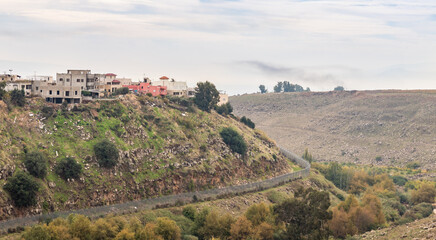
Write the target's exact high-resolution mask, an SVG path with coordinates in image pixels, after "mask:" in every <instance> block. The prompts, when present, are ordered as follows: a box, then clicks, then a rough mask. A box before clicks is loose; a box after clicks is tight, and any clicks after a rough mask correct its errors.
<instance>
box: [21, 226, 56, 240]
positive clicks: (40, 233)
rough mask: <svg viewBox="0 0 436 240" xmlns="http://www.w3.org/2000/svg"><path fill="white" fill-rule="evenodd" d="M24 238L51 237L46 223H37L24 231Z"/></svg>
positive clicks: (39, 239)
mask: <svg viewBox="0 0 436 240" xmlns="http://www.w3.org/2000/svg"><path fill="white" fill-rule="evenodd" d="M23 238H24V239H25V240H44V239H51V238H50V234H49V231H48V230H47V226H44V225H36V226H33V227H32V228H30V229H28V230H27V231H26V232H24V234H23Z"/></svg>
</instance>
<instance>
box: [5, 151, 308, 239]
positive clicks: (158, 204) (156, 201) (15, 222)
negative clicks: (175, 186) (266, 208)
mask: <svg viewBox="0 0 436 240" xmlns="http://www.w3.org/2000/svg"><path fill="white" fill-rule="evenodd" d="M280 151H281V152H282V154H283V155H285V156H286V157H287V158H289V159H290V160H292V161H294V162H295V163H296V164H297V165H299V166H300V167H301V168H302V169H301V170H298V171H295V172H291V173H286V174H283V175H280V176H276V177H272V178H270V179H265V180H262V181H257V182H252V183H247V184H243V185H236V186H228V187H222V188H215V189H208V190H203V191H195V192H186V193H180V194H175V195H167V196H161V197H155V198H147V199H142V200H137V201H130V202H125V203H118V204H113V205H106V206H97V207H91V208H86V209H78V210H70V211H59V212H52V213H46V214H41V215H33V216H26V217H18V218H12V219H8V220H5V221H1V222H0V231H3V233H6V232H14V231H15V230H16V228H20V227H24V226H28V225H32V224H36V223H39V222H48V221H50V220H51V219H55V218H58V217H67V216H68V215H70V214H82V215H85V216H88V217H91V218H96V217H100V216H104V215H107V214H127V213H133V212H137V211H141V210H148V209H154V208H163V207H170V206H176V205H183V204H186V203H190V202H196V201H209V200H213V199H219V198H225V197H231V196H236V195H241V194H246V193H249V192H257V191H262V190H265V189H269V188H273V187H277V186H279V185H283V184H285V183H287V182H290V181H293V180H296V179H301V178H304V177H307V176H308V175H309V173H310V163H309V162H307V161H306V160H304V159H303V158H301V157H300V156H297V155H296V154H294V153H292V152H290V151H288V150H286V149H284V148H280Z"/></svg>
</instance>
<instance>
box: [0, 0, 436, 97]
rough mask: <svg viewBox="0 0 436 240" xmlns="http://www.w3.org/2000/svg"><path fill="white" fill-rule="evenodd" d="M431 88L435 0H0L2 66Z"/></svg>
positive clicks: (246, 86)
mask: <svg viewBox="0 0 436 240" xmlns="http://www.w3.org/2000/svg"><path fill="white" fill-rule="evenodd" d="M8 69H13V73H16V74H21V75H23V76H28V75H33V74H34V72H35V71H36V74H37V75H55V74H56V72H65V71H66V69H91V70H92V71H93V72H96V73H107V72H114V73H116V74H118V75H119V76H121V77H130V78H132V79H134V80H138V79H140V78H142V77H143V76H147V77H150V78H151V79H157V78H159V77H160V76H162V75H166V76H168V77H170V78H174V79H176V80H179V81H187V82H188V83H189V84H190V85H191V86H194V84H195V83H196V82H198V81H206V80H208V81H212V82H214V83H215V85H216V86H217V87H218V88H219V89H222V90H225V91H227V92H228V93H230V94H237V93H245V92H256V91H258V86H259V85H260V84H265V85H266V86H267V87H268V89H270V90H272V86H273V85H274V84H275V83H276V82H277V81H290V82H292V83H298V84H300V85H302V86H303V87H310V88H311V89H312V90H323V91H324V90H332V89H333V88H334V87H335V86H337V85H343V86H344V87H345V88H346V89H429V88H432V89H435V88H436V1H435V0H413V1H412V0H407V1H406V0H395V1H394V0H265V1H264V0H246V1H244V0H240V1H239V0H174V1H167V0H158V1H151V0H78V1H74V0H0V71H1V72H3V71H8Z"/></svg>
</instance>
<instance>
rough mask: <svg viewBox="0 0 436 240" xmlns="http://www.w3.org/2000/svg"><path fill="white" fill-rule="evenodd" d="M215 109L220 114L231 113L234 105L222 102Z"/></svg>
mask: <svg viewBox="0 0 436 240" xmlns="http://www.w3.org/2000/svg"><path fill="white" fill-rule="evenodd" d="M215 110H216V112H217V113H218V114H220V115H229V114H231V113H232V112H233V107H232V105H230V103H229V102H228V103H226V104H222V105H220V106H216V107H215Z"/></svg>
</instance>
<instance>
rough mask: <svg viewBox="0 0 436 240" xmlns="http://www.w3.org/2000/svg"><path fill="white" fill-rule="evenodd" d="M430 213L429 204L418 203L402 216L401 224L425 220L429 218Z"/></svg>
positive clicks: (431, 207) (430, 206) (431, 209)
mask: <svg viewBox="0 0 436 240" xmlns="http://www.w3.org/2000/svg"><path fill="white" fill-rule="evenodd" d="M432 212H433V206H432V205H431V204H430V203H420V204H418V205H416V206H414V207H413V208H412V209H410V210H408V211H407V212H406V213H405V214H404V216H403V221H402V222H409V221H410V222H411V221H413V220H416V219H421V218H425V217H428V216H430V214H431V213H432Z"/></svg>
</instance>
